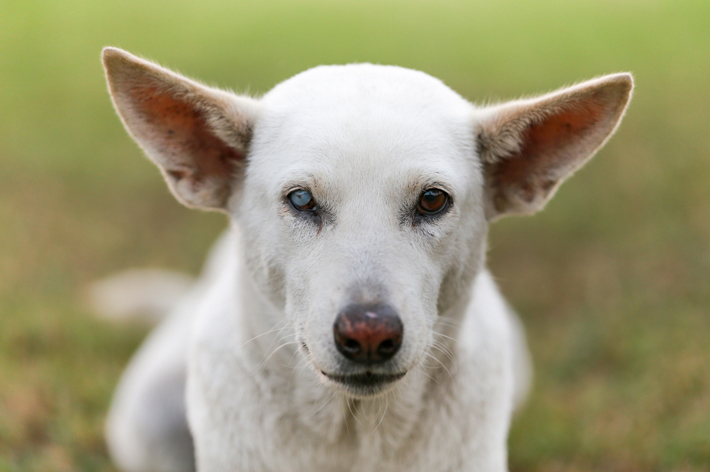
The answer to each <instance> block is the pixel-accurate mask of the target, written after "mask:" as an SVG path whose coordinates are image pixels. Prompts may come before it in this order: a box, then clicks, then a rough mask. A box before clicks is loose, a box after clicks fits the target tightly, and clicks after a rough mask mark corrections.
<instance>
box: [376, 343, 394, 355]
mask: <svg viewBox="0 0 710 472" xmlns="http://www.w3.org/2000/svg"><path fill="white" fill-rule="evenodd" d="M396 349H397V347H396V345H395V343H394V341H393V340H391V339H386V340H384V341H382V342H381V343H380V345H379V346H377V353H378V354H380V355H381V356H389V355H392V354H394V351H395V350H396Z"/></svg>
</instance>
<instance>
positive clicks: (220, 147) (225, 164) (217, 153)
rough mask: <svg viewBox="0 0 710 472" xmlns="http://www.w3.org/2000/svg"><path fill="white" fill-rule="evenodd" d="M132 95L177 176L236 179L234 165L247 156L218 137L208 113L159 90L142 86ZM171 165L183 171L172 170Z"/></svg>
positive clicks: (174, 174)
mask: <svg viewBox="0 0 710 472" xmlns="http://www.w3.org/2000/svg"><path fill="white" fill-rule="evenodd" d="M132 95H133V97H134V99H135V102H134V103H135V106H136V108H137V111H138V112H139V113H140V114H141V115H142V117H143V119H144V120H145V121H146V122H147V124H150V125H151V129H152V131H151V132H150V134H151V136H150V138H151V141H152V142H154V143H155V144H156V145H157V146H158V147H159V149H156V150H157V151H158V152H159V153H161V154H162V155H163V156H164V158H165V159H166V161H167V162H166V164H168V165H167V166H166V169H167V170H168V172H170V173H171V174H172V175H173V177H175V178H178V179H180V178H184V177H190V178H191V179H193V180H194V181H195V182H199V181H200V180H202V179H203V178H205V177H208V178H215V177H216V178H218V179H229V178H231V177H232V175H233V172H234V165H235V164H236V163H237V162H238V161H242V160H243V159H244V155H243V153H241V152H239V151H237V150H236V149H234V148H232V147H231V146H229V145H227V144H226V143H225V142H224V141H223V140H221V139H220V138H218V137H217V136H216V135H215V134H214V132H213V131H212V130H211V129H210V127H209V125H208V123H207V121H206V120H205V118H204V113H205V112H204V111H202V110H200V109H199V107H197V106H195V105H193V104H191V103H190V102H189V101H188V100H181V99H177V98H175V96H174V95H171V94H168V93H165V91H164V90H162V89H160V88H158V87H140V88H137V89H134V90H133V91H132ZM170 164H174V165H176V166H177V167H178V168H179V169H180V170H176V171H171V170H170ZM188 169H189V170H188ZM188 174H189V175H188Z"/></svg>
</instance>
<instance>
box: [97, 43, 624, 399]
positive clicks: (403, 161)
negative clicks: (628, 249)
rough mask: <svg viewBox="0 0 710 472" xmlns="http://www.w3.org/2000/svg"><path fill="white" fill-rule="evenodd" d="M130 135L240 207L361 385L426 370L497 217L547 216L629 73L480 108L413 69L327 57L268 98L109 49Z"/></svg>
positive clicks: (264, 254) (191, 193)
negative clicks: (543, 212) (438, 332)
mask: <svg viewBox="0 0 710 472" xmlns="http://www.w3.org/2000/svg"><path fill="white" fill-rule="evenodd" d="M104 64H105V67H106V70H107V76H108V81H109V87H110V91H111V95H112V97H113V100H114V103H115V105H116V108H117V110H118V112H119V114H120V115H121V117H122V119H123V122H124V124H125V125H126V128H127V129H128V131H129V132H130V133H131V135H132V136H133V137H134V138H135V139H136V141H138V143H139V144H140V145H141V146H142V147H143V149H144V150H145V151H146V153H147V154H148V156H149V157H150V158H151V159H152V160H153V161H154V162H155V163H156V164H158V166H159V167H160V169H161V171H162V172H163V175H164V176H165V178H166V180H167V182H168V185H169V186H170V188H171V190H172V192H173V193H174V194H175V196H176V197H177V198H178V199H179V200H180V201H182V202H183V203H185V204H186V205H188V206H192V207H199V208H206V209H217V210H222V211H225V212H227V213H229V214H230V215H231V216H232V217H233V218H234V219H235V220H236V221H237V222H238V224H239V225H240V226H241V227H242V229H243V237H244V242H245V248H244V254H245V260H246V262H247V266H248V267H249V270H250V273H251V276H252V277H253V278H254V280H255V282H256V286H258V287H259V288H260V290H261V291H262V293H263V294H264V295H265V296H266V297H267V298H268V299H269V300H270V302H271V303H272V304H273V305H274V306H275V307H276V308H278V309H279V310H281V311H283V312H284V313H285V315H286V317H287V320H288V322H289V323H290V326H291V327H292V328H293V331H294V332H295V335H296V338H297V339H298V342H299V344H300V345H301V350H302V352H303V353H304V354H305V355H306V356H307V358H308V359H309V361H310V363H311V365H312V366H313V367H314V369H315V370H316V372H317V373H318V375H319V376H320V377H321V379H322V380H323V381H324V382H326V383H329V384H332V385H335V386H338V387H339V388H341V389H343V390H344V391H346V392H347V393H348V394H350V395H355V396H368V395H374V394H377V393H379V392H382V391H384V390H385V389H386V388H387V387H388V386H389V385H392V384H393V383H394V382H396V381H397V380H398V379H400V378H402V377H403V376H404V375H405V374H406V373H407V372H409V371H410V370H412V369H414V368H416V367H417V366H418V365H419V363H420V362H421V360H422V358H423V357H424V356H425V353H426V352H427V351H428V349H429V348H430V346H431V344H432V342H433V333H434V327H435V324H436V322H437V320H439V319H440V318H442V317H446V316H456V314H457V313H460V312H461V311H462V309H463V306H465V304H466V302H467V301H468V295H469V293H468V291H469V290H470V288H469V287H470V285H471V282H472V280H473V278H474V277H475V275H476V274H477V273H478V272H479V271H480V269H481V267H482V264H483V258H484V252H485V240H486V233H487V229H488V223H489V222H490V221H491V220H493V219H495V218H497V217H499V216H501V215H505V214H512V213H517V214H528V213H533V212H535V211H537V210H539V209H540V208H542V207H543V206H544V204H545V203H546V202H547V200H548V199H549V198H550V197H551V196H552V194H553V193H554V192H555V190H556V189H557V187H558V186H559V184H560V183H561V182H562V181H563V180H564V179H565V178H566V177H567V176H569V175H570V174H571V173H572V172H574V171H575V170H576V169H578V168H579V167H580V166H581V165H582V164H584V162H586V160H588V159H589V158H590V157H591V156H592V155H593V154H594V152H595V151H596V150H597V149H598V148H599V147H601V145H602V144H603V143H604V142H605V140H606V139H607V138H608V137H609V136H610V135H611V134H612V133H613V131H614V129H615V127H616V126H617V124H618V122H619V120H620V118H621V116H622V115H623V112H624V109H625V108H626V105H627V102H628V100H629V97H630V94H631V89H632V80H631V76H630V75H628V74H617V75H611V76H606V77H602V78H600V79H595V80H592V81H589V82H585V83H582V84H579V85H576V86H574V87H571V88H567V89H564V90H561V91H558V92H554V93H551V94H547V95H544V96H542V97H539V98H536V99H529V100H518V101H514V102H510V103H506V104H503V105H497V106H492V107H486V108H476V107H474V106H473V105H471V104H470V103H469V102H467V101H466V100H464V99H463V98H461V97H460V96H459V95H457V94H456V93H455V92H453V91H452V90H450V89H449V88H448V87H446V86H445V85H444V84H443V83H441V82H440V81H438V80H436V79H434V78H432V77H430V76H428V75H426V74H423V73H421V72H416V71H411V70H407V69H402V68H398V67H387V66H373V65H367V64H363V65H350V66H334V67H319V68H315V69H312V70H309V71H307V72H304V73H302V74H299V75H297V76H295V77H293V78H291V79H289V80H287V81H286V82H284V83H282V84H280V85H278V86H277V87H276V88H274V89H273V90H272V91H271V92H269V93H268V94H266V95H265V96H264V97H263V98H261V99H259V100H255V99H252V98H248V97H244V96H237V95H234V94H231V93H227V92H223V91H220V90H216V89H212V88H208V87H205V86H203V85H201V84H198V83H196V82H193V81H191V80H189V79H186V78H184V77H182V76H179V75H177V74H175V73H173V72H170V71H168V70H165V69H163V68H161V67H159V66H156V65H154V64H151V63H149V62H146V61H144V60H141V59H138V58H136V57H134V56H131V55H129V54H127V53H125V52H123V51H120V50H117V49H106V50H105V51H104Z"/></svg>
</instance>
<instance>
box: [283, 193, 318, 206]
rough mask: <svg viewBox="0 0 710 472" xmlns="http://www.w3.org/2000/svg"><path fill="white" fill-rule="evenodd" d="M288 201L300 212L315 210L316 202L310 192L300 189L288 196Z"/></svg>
mask: <svg viewBox="0 0 710 472" xmlns="http://www.w3.org/2000/svg"><path fill="white" fill-rule="evenodd" d="M288 200H289V201H290V202H291V205H293V207H294V208H295V209H296V210H298V211H310V210H315V208H316V202H315V201H314V200H313V195H311V192H309V191H308V190H303V189H298V190H294V191H293V192H291V193H289V194H288Z"/></svg>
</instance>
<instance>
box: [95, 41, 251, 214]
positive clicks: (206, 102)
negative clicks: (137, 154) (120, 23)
mask: <svg viewBox="0 0 710 472" xmlns="http://www.w3.org/2000/svg"><path fill="white" fill-rule="evenodd" d="M103 63H104V68H105V69H106V79H107V81H108V86H109V92H110V93H111V97H112V99H113V103H114V105H115V107H116V110H117V111H118V114H119V115H120V116H121V119H122V120H123V124H124V125H125V126H126V129H127V130H128V132H129V133H130V134H131V136H133V138H134V139H135V140H136V141H137V142H138V144H139V145H140V146H141V147H142V148H143V150H144V151H145V152H146V154H147V155H148V157H150V159H151V160H152V161H153V162H155V163H156V164H157V165H158V167H160V170H161V171H162V173H163V176H164V177H165V180H167V182H168V185H169V187H170V190H172V192H173V194H174V195H175V197H177V199H178V200H180V201H181V202H182V203H184V204H185V205H187V206H190V207H197V208H203V209H213V210H224V209H226V207H227V202H228V200H229V197H230V196H231V195H232V194H233V193H234V192H238V191H239V190H240V185H241V180H242V178H243V175H244V168H245V164H246V162H245V161H246V155H247V150H248V147H249V141H250V139H251V136H252V130H253V128H254V123H255V121H256V119H257V116H258V113H259V104H258V102H257V101H256V100H253V99H251V98H248V97H242V96H237V95H234V94H232V93H227V92H224V91H221V90H217V89H213V88H210V87H206V86H204V85H202V84H199V83H197V82H194V81H192V80H190V79H187V78H185V77H182V76H181V75H179V74H176V73H174V72H171V71H169V70H166V69H164V68H162V67H160V66H158V65H155V64H153V63H150V62H148V61H145V60H143V59H140V58H138V57H135V56H133V55H131V54H128V53H127V52H125V51H122V50H120V49H115V48H105V49H104V50H103Z"/></svg>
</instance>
